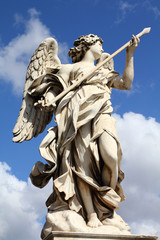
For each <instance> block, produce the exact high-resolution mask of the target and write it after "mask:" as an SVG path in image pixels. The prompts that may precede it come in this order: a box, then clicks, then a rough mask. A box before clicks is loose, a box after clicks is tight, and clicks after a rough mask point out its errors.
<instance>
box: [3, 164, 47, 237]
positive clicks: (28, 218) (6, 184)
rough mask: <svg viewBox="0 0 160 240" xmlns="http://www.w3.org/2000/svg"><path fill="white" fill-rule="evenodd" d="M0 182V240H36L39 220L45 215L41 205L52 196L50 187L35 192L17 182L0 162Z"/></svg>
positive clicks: (9, 170) (38, 231)
mask: <svg viewBox="0 0 160 240" xmlns="http://www.w3.org/2000/svg"><path fill="white" fill-rule="evenodd" d="M0 183H1V197H0V209H1V211H0V226H1V228H0V239H1V240H7V239H12V240H22V239H23V240H28V239H35V240H39V239H40V237H39V236H40V232H41V229H42V224H41V223H40V222H39V221H38V220H39V219H42V217H43V216H44V215H45V212H46V207H45V205H44V203H45V201H46V199H47V197H48V196H49V194H50V193H51V189H50V188H51V185H50V184H49V185H48V187H46V188H44V189H43V190H40V189H36V188H35V187H33V186H32V185H31V183H30V181H29V182H28V183H27V182H24V181H20V180H18V179H17V178H16V177H15V176H14V175H12V174H11V169H10V167H9V166H8V165H7V164H6V163H2V162H0Z"/></svg>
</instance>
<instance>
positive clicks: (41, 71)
mask: <svg viewBox="0 0 160 240" xmlns="http://www.w3.org/2000/svg"><path fill="white" fill-rule="evenodd" d="M57 54H58V44H57V42H56V40H55V39H54V38H47V39H45V40H44V41H43V42H42V43H41V44H40V45H39V47H38V48H37V49H36V51H35V52H34V54H33V56H32V57H31V60H30V63H29V65H28V68H27V74H26V82H25V86H24V91H23V99H22V105H21V109H20V112H19V116H18V119H17V122H16V124H15V127H14V129H13V141H14V142H23V141H24V140H30V139H32V138H33V137H37V136H38V135H39V134H40V133H41V132H43V130H44V129H45V127H46V125H47V124H48V123H49V122H50V121H51V119H52V116H53V113H52V112H45V111H44V110H42V109H40V108H38V107H35V106H34V103H35V102H36V99H35V98H34V97H33V96H31V95H30V94H29V93H28V90H29V88H30V87H31V85H32V86H34V84H35V85H36V86H38V85H39V84H40V83H41V79H42V78H41V77H43V75H45V74H47V73H48V70H47V69H48V67H49V68H52V69H53V70H54V69H59V68H60V65H61V62H60V60H59V58H58V56H57Z"/></svg>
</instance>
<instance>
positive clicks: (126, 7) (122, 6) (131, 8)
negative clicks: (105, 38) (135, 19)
mask: <svg viewBox="0 0 160 240" xmlns="http://www.w3.org/2000/svg"><path fill="white" fill-rule="evenodd" d="M137 8H142V9H143V11H144V10H145V11H146V10H147V11H149V12H151V13H152V14H153V15H154V16H155V18H158V17H160V9H159V8H158V7H157V6H156V5H153V2H152V1H150V0H145V1H143V3H142V2H140V1H136V0H135V1H130V3H129V2H128V1H126V0H121V1H118V11H119V14H118V16H117V19H116V21H115V24H120V23H121V22H122V21H123V20H124V19H125V18H126V17H127V16H129V14H131V13H134V12H135V10H136V9H137Z"/></svg>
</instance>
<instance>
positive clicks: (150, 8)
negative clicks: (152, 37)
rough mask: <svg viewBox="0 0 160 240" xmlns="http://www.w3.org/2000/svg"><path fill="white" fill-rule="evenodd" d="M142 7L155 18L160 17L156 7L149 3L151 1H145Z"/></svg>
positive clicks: (159, 10)
mask: <svg viewBox="0 0 160 240" xmlns="http://www.w3.org/2000/svg"><path fill="white" fill-rule="evenodd" d="M143 5H144V7H145V8H146V9H147V10H148V11H150V12H152V14H153V15H154V16H155V18H158V17H160V9H159V8H158V7H157V6H153V3H151V1H149V0H146V1H144V3H143Z"/></svg>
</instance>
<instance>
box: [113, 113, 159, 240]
mask: <svg viewBox="0 0 160 240" xmlns="http://www.w3.org/2000/svg"><path fill="white" fill-rule="evenodd" d="M114 116H115V117H116V119H117V123H118V132H119V138H120V142H121V145H122V149H123V161H122V168H123V170H124V172H125V175H126V178H125V180H124V182H123V186H124V189H125V193H126V201H125V202H123V203H122V204H121V206H120V214H121V215H122V216H123V217H124V218H125V219H126V221H127V222H128V223H130V225H131V228H132V232H133V233H136V234H159V235H160V232H159V229H160V215H159V207H158V206H160V188H159V186H160V145H159V143H160V123H158V122H156V120H155V119H153V118H149V119H146V118H145V117H144V116H143V115H141V114H135V113H126V114H124V116H123V118H121V117H120V116H119V115H116V114H115V115H114ZM147 226H148V227H147ZM149 226H150V227H149Z"/></svg>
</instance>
